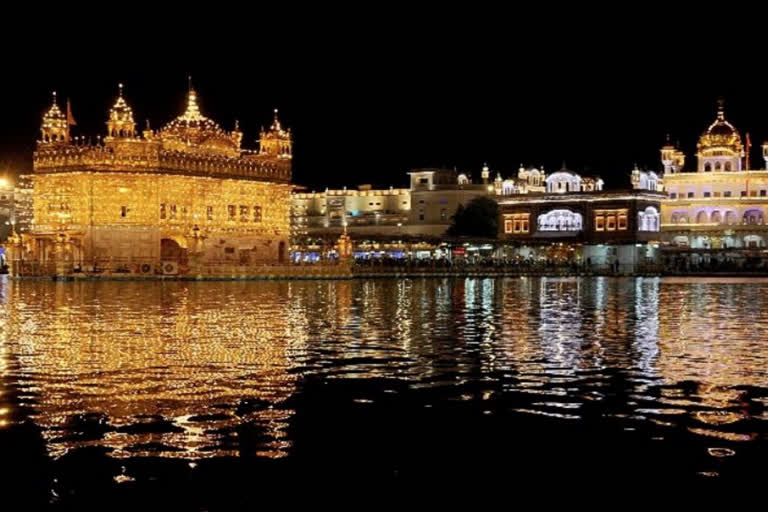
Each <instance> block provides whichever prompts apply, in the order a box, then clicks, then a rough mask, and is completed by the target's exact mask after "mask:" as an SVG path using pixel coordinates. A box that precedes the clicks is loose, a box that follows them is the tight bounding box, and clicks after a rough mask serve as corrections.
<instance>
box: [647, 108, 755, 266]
mask: <svg viewBox="0 0 768 512" xmlns="http://www.w3.org/2000/svg"><path fill="white" fill-rule="evenodd" d="M749 146H750V143H749V136H748V135H747V141H746V144H745V143H744V141H743V139H742V137H741V134H740V133H739V132H738V130H736V128H735V127H734V126H733V125H732V124H731V123H730V122H729V121H728V120H726V118H725V112H724V109H723V105H722V102H721V103H720V105H719V107H718V111H717V117H716V119H715V120H714V122H712V124H710V125H709V127H708V128H707V130H706V131H705V132H704V133H703V134H702V135H701V137H700V138H699V142H698V145H697V153H696V169H695V171H685V170H684V169H683V167H684V164H685V154H683V153H682V152H681V151H680V150H679V149H678V148H677V147H675V146H674V145H672V144H669V143H668V144H666V145H665V146H664V147H663V148H662V149H661V160H662V164H663V166H664V183H665V188H666V191H667V193H668V197H667V198H666V199H665V200H664V201H663V202H662V208H661V210H662V211H661V217H662V218H661V222H662V224H661V225H662V231H663V233H664V238H665V240H666V241H667V242H669V244H670V245H671V248H672V249H673V250H675V249H677V250H680V251H683V252H685V251H690V250H692V249H697V250H701V249H703V250H720V249H760V248H765V247H766V241H767V240H768V226H767V225H766V223H765V219H766V216H767V215H768V170H766V169H751V168H750V161H749V150H750V147H749ZM763 157H764V158H765V159H766V162H767V163H768V144H763Z"/></svg>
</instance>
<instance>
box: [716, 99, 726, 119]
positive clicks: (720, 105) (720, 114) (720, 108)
mask: <svg viewBox="0 0 768 512" xmlns="http://www.w3.org/2000/svg"><path fill="white" fill-rule="evenodd" d="M717 119H718V120H719V121H722V120H724V119H725V99H724V98H718V99H717Z"/></svg>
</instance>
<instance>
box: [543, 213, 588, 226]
mask: <svg viewBox="0 0 768 512" xmlns="http://www.w3.org/2000/svg"><path fill="white" fill-rule="evenodd" d="M581 226H582V217H581V214H580V213H576V212H572V211H570V210H550V211H548V212H547V213H543V214H541V215H539V218H538V227H539V231H581Z"/></svg>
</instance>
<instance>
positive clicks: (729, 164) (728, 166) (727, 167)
mask: <svg viewBox="0 0 768 512" xmlns="http://www.w3.org/2000/svg"><path fill="white" fill-rule="evenodd" d="M725 170H726V171H730V170H731V162H725Z"/></svg>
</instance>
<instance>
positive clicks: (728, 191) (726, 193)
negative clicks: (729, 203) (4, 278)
mask: <svg viewBox="0 0 768 512" xmlns="http://www.w3.org/2000/svg"><path fill="white" fill-rule="evenodd" d="M723 197H731V191H730V190H726V191H725V192H723Z"/></svg>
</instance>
